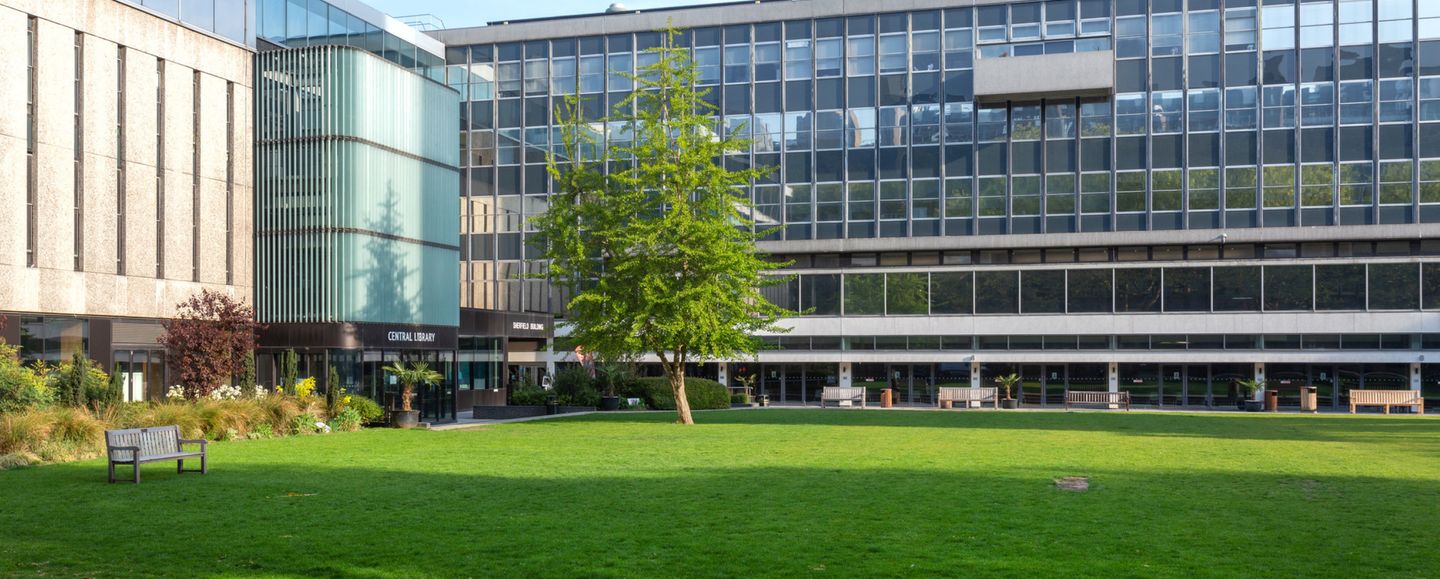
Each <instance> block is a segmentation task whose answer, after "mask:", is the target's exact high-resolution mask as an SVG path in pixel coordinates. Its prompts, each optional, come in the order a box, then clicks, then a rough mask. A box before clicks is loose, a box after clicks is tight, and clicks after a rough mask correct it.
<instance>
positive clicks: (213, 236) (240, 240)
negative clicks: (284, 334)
mask: <svg viewBox="0 0 1440 579" xmlns="http://www.w3.org/2000/svg"><path fill="white" fill-rule="evenodd" d="M32 21H33V23H34V24H33V26H34V31H35V32H34V35H33V37H32V35H31V34H30V33H29V32H28V30H29V29H30V27H31V26H32V24H31V23H32ZM77 33H78V34H77ZM77 44H79V47H78V48H77ZM32 48H33V51H34V53H33V62H34V63H35V72H34V75H33V78H34V85H33V87H34V88H33V90H34V93H35V97H36V98H35V106H34V111H35V113H34V118H33V119H32V118H31V115H30V113H29V111H30V107H29V106H28V102H29V98H30V91H31V82H30V75H29V74H28V72H27V71H28V69H29V64H30V62H31V61H32ZM77 59H78V60H79V61H80V65H81V66H78V67H77ZM162 62H163V64H162ZM122 63H123V66H124V71H123V80H122V78H121V71H120V66H121V64H122ZM252 68H253V54H252V53H251V52H250V50H248V49H247V48H245V47H243V46H239V45H235V44H232V43H230V42H226V41H223V40H220V39H218V38H216V37H212V36H210V35H207V34H204V33H201V32H197V31H194V30H191V29H189V28H186V27H183V26H180V25H177V24H175V23H173V22H170V21H167V20H165V19H162V18H159V17H156V16H154V15H152V14H149V13H147V12H145V11H143V10H140V9H137V8H134V7H131V6H128V5H125V4H122V3H119V2H115V1H114V0H30V1H26V0H0V70H3V71H5V78H6V79H7V81H6V82H4V83H0V175H3V176H4V178H3V179H0V312H6V313H23V314H42V315H61V316H99V317H127V318H159V317H166V316H168V315H170V314H171V313H172V311H173V308H174V307H175V304H176V303H178V302H180V301H181V300H183V299H185V298H187V297H188V296H190V295H192V294H195V293H197V292H199V291H200V290H201V289H203V288H209V289H215V290H220V291H223V292H226V293H230V294H232V295H234V296H235V297H237V298H241V299H243V300H245V301H246V302H250V301H251V300H252V296H253V293H254V290H253V281H252V279H253V273H252V272H253V266H252V257H251V245H252V241H251V231H252V229H251V226H250V223H251V212H252V174H253V171H252V167H251V158H252V152H251V144H252V138H251V126H252V123H251V111H252V106H251V101H252V97H251V90H252V85H253V78H252ZM197 71H198V74H197ZM162 74H163V83H162V82H161V81H162V76H161V75H162ZM77 83H78V84H79V85H80V87H83V90H78V91H77ZM197 83H198V86H197ZM122 87H123V99H124V102H123V104H122V103H120V102H119V99H120V98H121V95H122ZM162 87H163V88H162ZM197 95H198V98H199V105H198V107H197V106H196V103H195V99H196V96H197ZM162 99H163V100H162ZM77 107H79V108H80V111H79V114H78V115H77V114H76V108H77ZM197 108H198V115H197ZM122 114H123V118H121V115H122ZM197 118H198V123H199V126H198V128H197V127H196V119H197ZM77 122H78V123H80V130H78V131H77V130H76V123H77ZM32 126H33V129H34V149H35V158H34V160H33V162H32V161H31V160H30V159H29V155H28V154H27V150H28V149H29V147H30V142H29V139H30V137H29V134H30V133H29V132H30V129H31V127H32ZM162 126H163V133H157V131H160V129H161V127H162ZM117 136H123V139H124V142H123V144H122V143H117ZM227 138H228V139H229V143H228V146H227V143H226V140H227ZM77 140H78V141H79V143H78V146H79V147H80V148H81V154H80V155H78V156H77V154H76V148H77ZM197 147H198V149H199V150H198V155H197ZM122 151H123V155H124V159H123V162H117V156H118V155H120V154H121V152H122ZM162 151H163V154H162ZM77 158H78V160H79V162H78V163H77ZM197 159H198V161H199V165H198V167H197V166H196V160H197ZM31 167H33V172H34V174H33V185H31V182H32V179H31V177H32V176H31ZM76 171H79V172H80V175H79V177H78V179H77V175H76ZM159 171H163V173H161V174H162V175H163V179H157V172H159ZM197 171H198V178H197V176H196V173H197ZM122 180H123V181H122ZM77 183H79V184H80V186H81V187H82V194H81V195H76V191H75V188H76V184H77ZM162 184H163V185H162ZM32 186H33V191H32V190H31V187H32ZM162 186H163V195H161V194H160V191H161V187H162ZM122 192H123V193H122ZM121 195H123V203H122V202H121V201H120V196H121ZM32 202H33V204H34V207H33V208H32V207H30V205H31V203H32ZM196 203H198V207H197V206H196V205H195V204H196ZM122 211H123V215H122ZM77 215H78V219H77ZM32 216H33V219H34V224H33V227H32V224H31V223H30V220H31V219H32ZM197 218H198V223H196V221H197ZM227 222H228V225H227ZM77 229H78V231H77ZM196 236H198V241H197V239H196ZM162 257H163V259H162ZM122 268H123V269H122Z"/></svg>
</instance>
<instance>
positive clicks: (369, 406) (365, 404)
mask: <svg viewBox="0 0 1440 579" xmlns="http://www.w3.org/2000/svg"><path fill="white" fill-rule="evenodd" d="M346 398H348V399H349V400H350V401H349V402H347V403H345V409H346V410H354V411H355V413H356V414H359V415H360V423H361V424H374V423H376V422H379V421H380V419H381V418H382V417H384V416H385V410H384V409H382V408H380V405H379V404H376V403H375V401H374V400H371V399H369V398H366V397H364V396H361V395H359V394H351V395H349V396H346Z"/></svg>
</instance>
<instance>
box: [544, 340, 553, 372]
mask: <svg viewBox="0 0 1440 579" xmlns="http://www.w3.org/2000/svg"><path fill="white" fill-rule="evenodd" d="M545 353H546V354H547V355H546V356H545V374H547V375H549V376H554V375H555V340H546V341H545Z"/></svg>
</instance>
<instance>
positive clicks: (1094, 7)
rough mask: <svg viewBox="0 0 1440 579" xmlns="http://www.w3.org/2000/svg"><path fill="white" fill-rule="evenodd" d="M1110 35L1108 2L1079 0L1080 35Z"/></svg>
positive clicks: (1108, 0)
mask: <svg viewBox="0 0 1440 579" xmlns="http://www.w3.org/2000/svg"><path fill="white" fill-rule="evenodd" d="M1109 33H1110V0H1080V34H1109Z"/></svg>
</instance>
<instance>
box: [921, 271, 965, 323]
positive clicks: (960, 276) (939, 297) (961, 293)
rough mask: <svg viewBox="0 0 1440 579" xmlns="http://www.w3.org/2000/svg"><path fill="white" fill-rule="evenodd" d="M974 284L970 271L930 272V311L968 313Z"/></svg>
mask: <svg viewBox="0 0 1440 579" xmlns="http://www.w3.org/2000/svg"><path fill="white" fill-rule="evenodd" d="M973 295H974V286H973V282H972V281H971V276H970V272H968V271H956V272H935V273H932V274H930V313H931V314H934V315H944V314H969V313H970V312H971V311H972V308H971V301H972V298H973Z"/></svg>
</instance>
